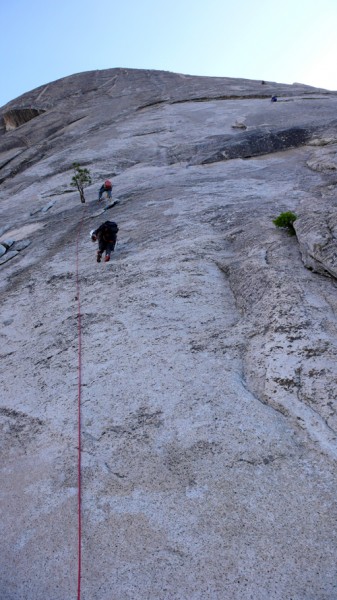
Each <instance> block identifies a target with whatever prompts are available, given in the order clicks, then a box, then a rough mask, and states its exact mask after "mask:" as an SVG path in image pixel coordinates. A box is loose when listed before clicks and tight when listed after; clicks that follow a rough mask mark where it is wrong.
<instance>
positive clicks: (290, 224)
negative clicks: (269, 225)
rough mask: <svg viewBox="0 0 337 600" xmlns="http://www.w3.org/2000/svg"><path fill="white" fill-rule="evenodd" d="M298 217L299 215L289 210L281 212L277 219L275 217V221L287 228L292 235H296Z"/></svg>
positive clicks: (278, 225) (277, 225)
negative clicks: (295, 223)
mask: <svg viewBox="0 0 337 600" xmlns="http://www.w3.org/2000/svg"><path fill="white" fill-rule="evenodd" d="M296 219H297V216H296V215H295V214H294V213H293V212H291V211H290V210H288V211H287V212H283V213H281V214H280V215H279V216H278V217H276V219H273V223H274V225H276V227H284V228H287V229H288V230H289V233H290V234H291V235H295V229H294V221H296Z"/></svg>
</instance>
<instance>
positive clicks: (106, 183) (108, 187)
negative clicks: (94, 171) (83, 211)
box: [104, 179, 112, 190]
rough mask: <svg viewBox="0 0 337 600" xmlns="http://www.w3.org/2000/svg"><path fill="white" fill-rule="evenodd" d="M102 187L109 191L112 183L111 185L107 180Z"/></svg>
mask: <svg viewBox="0 0 337 600" xmlns="http://www.w3.org/2000/svg"><path fill="white" fill-rule="evenodd" d="M104 187H105V189H106V190H111V189H112V183H111V181H109V179H107V180H106V181H105V182H104Z"/></svg>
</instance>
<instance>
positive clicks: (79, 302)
mask: <svg viewBox="0 0 337 600" xmlns="http://www.w3.org/2000/svg"><path fill="white" fill-rule="evenodd" d="M84 215H85V213H83V215H82V219H81V221H80V225H79V228H78V232H77V240H76V298H77V332H78V579H77V600H81V569H82V506H81V501H82V494H81V492H82V490H81V389H82V328H81V297H80V276H79V255H80V253H79V240H80V235H81V231H82V225H83V220H84Z"/></svg>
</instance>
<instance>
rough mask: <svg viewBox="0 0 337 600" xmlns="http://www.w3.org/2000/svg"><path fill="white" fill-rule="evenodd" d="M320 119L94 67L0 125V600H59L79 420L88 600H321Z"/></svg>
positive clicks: (332, 584) (8, 109) (331, 221)
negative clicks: (100, 236)
mask: <svg viewBox="0 0 337 600" xmlns="http://www.w3.org/2000/svg"><path fill="white" fill-rule="evenodd" d="M275 94H276V95H277V97H278V101H277V102H275V103H272V102H270V98H271V96H272V95H275ZM336 108H337V92H336V93H335V92H327V91H325V90H318V89H315V88H311V87H309V86H304V85H300V84H294V85H292V86H289V85H284V84H277V83H275V82H263V84H262V82H261V81H250V80H239V79H230V78H206V77H191V76H186V75H179V74H174V73H165V72H161V71H137V70H128V69H111V70H107V71H95V72H89V73H82V74H78V75H74V76H72V77H68V78H65V79H61V80H59V81H56V82H52V83H50V84H48V85H46V86H42V87H40V88H38V89H37V90H33V91H31V92H28V93H27V94H24V95H23V96H21V97H20V98H17V99H15V100H13V101H12V102H10V103H9V104H7V105H6V106H5V107H2V109H0V140H1V144H0V182H1V183H0V207H1V235H0V245H1V246H0V249H1V253H2V256H1V258H0V270H1V276H2V277H1V282H0V286H1V294H2V298H1V306H2V311H1V324H2V329H1V339H2V344H1V359H2V361H1V363H2V368H1V376H0V377H1V389H2V398H1V404H0V426H1V453H2V462H1V464H2V467H1V468H2V506H3V517H2V560H1V569H2V571H1V590H2V592H1V593H2V596H1V597H2V598H3V599H4V600H14V599H15V600H45V599H46V598H47V597H48V598H51V599H53V600H64V599H65V598H74V597H76V586H77V568H78V403H79V401H80V405H81V411H80V412H81V474H82V480H81V482H82V483H81V499H82V513H81V514H82V575H81V586H82V596H83V598H85V599H88V600H89V599H90V600H120V599H121V598H130V599H135V600H136V599H137V600H139V599H143V598H144V599H145V598H146V599H147V600H158V599H161V600H162V599H163V600H164V599H170V600H171V599H173V598H174V599H177V600H186V599H189V600H201V599H202V600H204V599H211V600H213V599H214V600H222V599H224V598H230V599H233V600H248V599H251V598H254V599H257V600H264V599H266V600H267V599H268V600H270V599H274V600H284V599H285V598H293V599H296V600H307V599H308V598H315V600H331V599H332V598H335V597H337V574H336V559H337V556H336V548H337V531H336V527H335V523H336V518H337V504H336V493H337V484H336V476H335V470H336V459H337V399H336V384H337V361H336V359H337V336H336V334H337V317H336V315H337V300H336V287H337V281H336V277H337V266H336V257H337V250H336V233H337V220H336V219H337V217H336V215H337V191H336V190H337V176H336V168H337V163H336V152H337V129H336V117H335V116H336ZM74 161H75V162H78V163H80V164H81V165H82V166H83V167H86V168H88V169H89V170H90V173H91V177H92V181H93V183H92V185H90V186H89V187H88V188H86V189H85V197H86V203H85V204H83V205H82V204H81V202H80V198H79V194H78V193H77V192H75V191H74V190H73V188H71V186H70V181H71V177H72V174H73V173H72V164H73V162H74ZM105 179H111V180H112V183H113V194H112V200H110V199H104V200H103V201H101V202H100V203H99V202H98V201H97V198H98V190H99V187H100V186H101V184H102V182H103V181H104V180H105ZM287 210H291V211H293V212H295V213H296V215H297V220H296V221H295V224H294V225H295V230H296V235H295V236H290V235H288V233H287V231H285V230H282V229H277V228H276V227H275V226H274V225H273V222H272V220H273V219H274V218H275V217H276V216H278V214H280V213H281V212H283V211H287ZM106 219H112V220H115V221H117V223H118V225H119V228H120V231H119V234H118V244H117V247H116V249H115V252H114V254H113V256H112V259H111V261H110V262H109V263H100V264H98V263H97V262H96V245H95V244H93V243H92V242H91V240H90V236H89V232H90V231H91V230H92V229H95V228H97V227H98V225H99V224H100V223H101V222H103V221H105V220H106ZM8 241H10V242H11V243H10V245H8ZM3 249H4V250H3ZM9 258H11V260H9ZM79 311H80V326H81V327H80V331H81V340H80V342H81V343H79V338H78V335H79V333H78V332H79ZM79 349H80V350H81V354H80V360H79ZM79 364H81V379H80V385H79ZM79 395H80V396H79Z"/></svg>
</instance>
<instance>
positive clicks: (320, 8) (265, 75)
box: [0, 0, 337, 106]
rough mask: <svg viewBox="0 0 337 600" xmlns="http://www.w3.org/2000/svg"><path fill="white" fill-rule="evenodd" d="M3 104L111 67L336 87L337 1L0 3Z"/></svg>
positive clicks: (0, 97)
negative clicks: (60, 81) (59, 81)
mask: <svg viewBox="0 0 337 600" xmlns="http://www.w3.org/2000/svg"><path fill="white" fill-rule="evenodd" d="M0 22H1V37H0V55H1V89H0V106H2V105H3V104H5V103H6V102H8V101H9V100H13V99H14V98H16V97H17V96H19V95H20V94H23V93H24V92H27V91H30V90H32V89H34V88H35V87H38V86H39V85H43V84H45V83H49V82H51V81H54V80H55V79H59V78H60V77H65V76H67V75H72V74H74V73H79V72H81V71H90V70H95V69H109V68H113V67H128V68H144V69H163V70H167V71H175V72H178V73H185V74H191V75H209V76H219V77H243V78H248V79H257V80H260V79H265V80H268V81H276V82H279V83H294V82H299V83H306V84H308V85H313V86H316V87H324V88H326V89H331V90H337V66H336V59H337V34H336V32H337V0H281V1H273V0H270V1H266V0H230V1H229V0H117V1H116V0H48V1H47V0H0Z"/></svg>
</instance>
